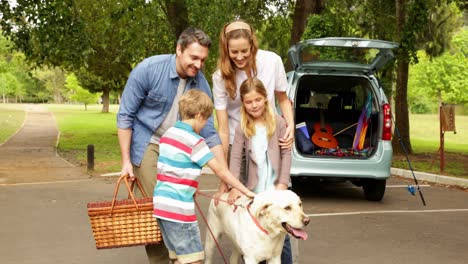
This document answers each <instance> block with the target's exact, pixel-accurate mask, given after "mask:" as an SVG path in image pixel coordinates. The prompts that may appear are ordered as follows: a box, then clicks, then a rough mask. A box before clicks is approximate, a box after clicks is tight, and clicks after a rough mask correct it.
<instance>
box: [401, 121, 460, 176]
mask: <svg viewBox="0 0 468 264" xmlns="http://www.w3.org/2000/svg"><path fill="white" fill-rule="evenodd" d="M455 127H456V130H457V133H456V134H454V133H453V132H446V133H445V135H444V150H445V151H444V155H445V159H444V160H445V169H444V173H443V174H445V175H452V176H457V177H463V178H468V172H467V171H468V164H467V162H468V116H460V115H457V116H456V117H455ZM410 137H411V146H412V147H413V151H414V155H411V156H410V162H411V165H412V167H413V169H414V170H416V171H424V172H429V173H440V167H439V165H440V154H439V152H438V150H439V146H440V132H439V117H438V115H416V114H411V115H410ZM392 166H394V167H397V168H404V169H409V166H408V162H407V161H406V157H397V156H394V158H393V162H392Z"/></svg>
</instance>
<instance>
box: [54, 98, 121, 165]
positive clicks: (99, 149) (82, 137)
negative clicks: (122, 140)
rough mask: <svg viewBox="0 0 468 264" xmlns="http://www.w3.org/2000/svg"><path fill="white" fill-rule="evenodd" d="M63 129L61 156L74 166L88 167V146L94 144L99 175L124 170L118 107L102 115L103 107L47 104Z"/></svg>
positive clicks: (61, 132) (112, 107)
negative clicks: (117, 121) (117, 116)
mask: <svg viewBox="0 0 468 264" xmlns="http://www.w3.org/2000/svg"><path fill="white" fill-rule="evenodd" d="M46 106H47V108H48V109H49V110H50V111H51V112H53V113H54V115H55V118H56V120H57V122H58V126H59V129H60V141H59V145H58V148H59V153H60V155H61V156H63V157H65V158H66V159H68V160H70V161H71V162H73V163H80V164H86V160H87V146H88V145H89V144H93V145H94V151H95V154H94V155H95V162H94V163H95V168H96V172H97V173H106V172H117V171H120V169H121V163H120V149H119V143H118V138H117V125H116V113H117V110H118V105H111V106H110V109H109V113H101V108H102V105H88V107H87V111H85V109H84V106H83V105H55V104H50V105H49V104H48V105H46Z"/></svg>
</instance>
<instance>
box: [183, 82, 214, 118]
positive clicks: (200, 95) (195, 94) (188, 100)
mask: <svg viewBox="0 0 468 264" xmlns="http://www.w3.org/2000/svg"><path fill="white" fill-rule="evenodd" d="M179 114H180V119H181V120H187V119H192V118H195V117H196V116H197V115H198V114H200V115H201V116H202V117H203V118H204V119H208V118H209V117H210V116H211V115H212V114H213V102H212V101H211V98H210V97H209V96H208V95H207V94H206V93H204V92H202V91H200V90H198V89H190V90H188V91H187V92H186V93H184V94H183V95H182V96H181V97H180V98H179Z"/></svg>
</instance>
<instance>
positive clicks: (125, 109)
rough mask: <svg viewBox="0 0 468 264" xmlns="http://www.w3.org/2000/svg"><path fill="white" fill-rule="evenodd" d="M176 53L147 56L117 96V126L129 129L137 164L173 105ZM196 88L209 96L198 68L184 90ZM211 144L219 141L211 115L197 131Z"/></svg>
mask: <svg viewBox="0 0 468 264" xmlns="http://www.w3.org/2000/svg"><path fill="white" fill-rule="evenodd" d="M175 59H176V55H175V54H167V55H157V56H153V57H149V58H146V59H145V60H143V61H142V62H141V63H139V64H138V65H137V66H136V67H135V68H134V69H133V70H132V72H131V73H130V76H129V78H128V80H127V84H126V85H125V89H124V91H123V93H122V97H121V100H120V108H119V112H118V113H117V127H118V128H121V129H129V128H131V129H132V142H131V145H130V158H131V160H132V163H133V164H135V165H138V166H139V165H140V163H141V160H142V159H143V155H144V154H145V151H146V148H147V146H148V144H149V142H150V139H151V136H152V135H153V133H154V131H156V129H157V128H158V127H159V125H161V123H162V121H163V120H164V119H165V118H166V116H167V113H168V112H169V111H170V109H171V107H172V103H173V102H174V98H175V96H176V92H177V87H178V85H179V80H180V79H179V75H178V74H177V71H176V62H175ZM193 88H198V89H200V90H201V91H203V92H205V93H207V94H208V95H209V96H210V98H212V95H211V90H210V86H209V84H208V82H207V80H206V79H205V76H204V75H203V74H202V73H201V72H198V74H197V75H196V76H195V77H194V78H189V79H187V84H186V86H185V89H184V91H187V89H193ZM200 135H201V136H202V137H203V138H205V141H206V143H207V144H208V146H209V147H210V148H212V147H214V146H216V145H219V144H221V140H220V138H219V136H218V133H217V132H216V129H215V128H214V123H213V116H211V117H210V119H209V120H208V122H207V123H206V125H205V127H204V128H203V129H202V131H201V132H200Z"/></svg>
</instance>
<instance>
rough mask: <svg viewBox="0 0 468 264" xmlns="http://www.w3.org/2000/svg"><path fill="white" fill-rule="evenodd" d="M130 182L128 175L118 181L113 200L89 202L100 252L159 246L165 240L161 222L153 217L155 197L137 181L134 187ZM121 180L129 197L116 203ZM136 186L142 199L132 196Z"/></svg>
mask: <svg viewBox="0 0 468 264" xmlns="http://www.w3.org/2000/svg"><path fill="white" fill-rule="evenodd" d="M128 179H129V176H128V175H122V176H121V177H120V178H119V179H118V181H117V184H116V186H115V190H114V198H113V199H112V201H101V202H91V203H88V215H89V220H90V222H91V228H92V230H93V235H94V240H95V241H96V248H97V249H105V248H116V247H130V246H139V245H149V244H158V243H160V242H161V240H162V236H161V231H160V230H159V226H158V223H157V221H156V218H154V217H153V198H152V197H148V196H147V195H146V193H145V191H144V190H143V188H142V186H141V183H140V182H139V181H138V179H137V178H135V180H134V181H133V182H132V184H131V185H130V184H129V183H128ZM122 180H123V181H124V182H125V186H126V187H127V190H128V193H129V197H128V199H126V200H119V201H117V193H118V191H119V186H120V183H121V182H122ZM135 183H136V185H137V186H138V188H139V189H140V191H141V193H142V194H143V196H144V197H143V198H135V196H134V195H133V193H132V191H133V188H134V185H135Z"/></svg>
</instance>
